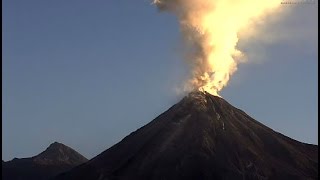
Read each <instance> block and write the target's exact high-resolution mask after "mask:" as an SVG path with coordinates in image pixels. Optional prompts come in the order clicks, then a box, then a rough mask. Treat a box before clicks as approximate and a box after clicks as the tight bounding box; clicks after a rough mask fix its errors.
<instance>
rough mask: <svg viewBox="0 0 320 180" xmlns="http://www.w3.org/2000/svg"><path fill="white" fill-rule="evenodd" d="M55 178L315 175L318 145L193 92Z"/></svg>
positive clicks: (132, 179) (138, 179)
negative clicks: (100, 151) (96, 154)
mask: <svg viewBox="0 0 320 180" xmlns="http://www.w3.org/2000/svg"><path fill="white" fill-rule="evenodd" d="M56 179H59V180H62V179H65V180H66V179H68V180H70V179H75V180H76V179H77V180H82V179H83V180H84V179H86V180H89V179H90V180H98V179H99V180H102V179H106V180H135V179H136V180H144V179H147V180H150V179H151V180H163V179H165V180H176V179H183V180H186V179H187V180H188V179H190V180H191V179H192V180H194V179H197V180H201V179H271V180H273V179H318V146H316V145H310V144H305V143H301V142H298V141H295V140H293V139H290V138H289V137H286V136H284V135H282V134H280V133H278V132H275V131H273V130H272V129H270V128H268V127H267V126H265V125H263V124H261V123H259V122H258V121H256V120H254V119H253V118H251V117H250V116H248V115H247V114H246V113H244V112H243V111H241V110H239V109H237V108H235V107H233V106H232V105H230V104H229V103H228V102H226V101H225V100H224V99H222V98H219V97H216V96H213V95H210V94H208V93H202V92H192V93H190V94H189V95H188V96H186V97H185V98H183V99H182V100H181V101H180V102H179V103H177V104H175V105H174V106H172V107H171V108H170V109H168V110H167V111H166V112H164V113H163V114H161V115H160V116H158V117H157V118H155V119H154V120H153V121H151V122H150V123H148V124H147V125H145V126H143V127H141V128H140V129H138V130H137V131H135V132H133V133H131V134H130V135H128V136H127V137H125V138H124V139H123V140H122V141H120V142H119V143H117V144H116V145H114V146H112V147H111V148H109V149H107V150H106V151H104V152H102V153H101V154H100V155H98V156H96V157H95V158H93V159H91V160H90V161H88V162H87V163H85V164H82V165H80V166H78V167H76V168H74V169H73V170H71V171H69V172H66V173H63V174H61V175H59V176H57V177H56Z"/></svg>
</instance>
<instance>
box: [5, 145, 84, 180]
mask: <svg viewBox="0 0 320 180" xmlns="http://www.w3.org/2000/svg"><path fill="white" fill-rule="evenodd" d="M86 161H87V159H86V158H85V157H83V156H82V155H81V154H79V153H78V152H76V151H75V150H73V149H71V148H70V147H68V146H65V145H64V144H61V143H58V142H54V143H52V144H50V146H49V147H48V148H47V149H46V150H45V151H43V152H42V153H40V154H38V155H36V156H34V157H30V158H14V159H13V160H11V161H8V162H2V171H3V172H2V178H3V179H4V180H18V179H19V180H40V179H41V180H42V179H48V178H49V177H52V176H55V175H57V174H59V173H61V172H64V171H67V170H70V169H71V168H73V167H75V166H77V165H80V164H82V163H85V162H86Z"/></svg>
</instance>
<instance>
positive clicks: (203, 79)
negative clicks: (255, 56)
mask: <svg viewBox="0 0 320 180" xmlns="http://www.w3.org/2000/svg"><path fill="white" fill-rule="evenodd" d="M153 3H154V4H156V6H157V7H158V8H159V9H160V10H161V11H168V12H171V13H173V14H175V15H176V16H177V17H178V20H179V23H180V28H181V32H182V35H183V40H184V44H185V45H186V47H187V53H186V54H185V55H186V60H187V62H188V64H189V65H190V67H191V73H192V74H191V78H190V79H189V81H188V82H187V83H186V85H185V89H186V90H194V89H197V90H201V91H207V92H209V93H211V94H213V95H218V92H219V91H220V90H221V89H222V88H223V87H225V86H226V85H227V83H228V81H229V79H230V76H231V75H232V74H233V73H234V72H235V71H236V70H237V64H238V63H239V62H241V61H243V59H244V58H243V54H242V52H241V51H240V50H238V49H237V47H236V46H237V43H238V41H239V38H241V37H239V35H240V34H241V35H242V36H243V35H245V37H246V38H248V37H249V36H248V35H249V34H251V33H252V32H254V30H255V23H254V22H255V21H256V20H259V19H261V18H263V17H265V15H267V14H269V12H273V11H275V10H276V9H277V8H278V7H279V6H280V4H281V0H154V2H153Z"/></svg>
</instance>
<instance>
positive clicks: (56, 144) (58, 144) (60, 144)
mask: <svg viewBox="0 0 320 180" xmlns="http://www.w3.org/2000/svg"><path fill="white" fill-rule="evenodd" d="M50 146H65V145H64V144H62V143H59V142H57V141H55V142H53V143H51V144H50V145H49V147H50Z"/></svg>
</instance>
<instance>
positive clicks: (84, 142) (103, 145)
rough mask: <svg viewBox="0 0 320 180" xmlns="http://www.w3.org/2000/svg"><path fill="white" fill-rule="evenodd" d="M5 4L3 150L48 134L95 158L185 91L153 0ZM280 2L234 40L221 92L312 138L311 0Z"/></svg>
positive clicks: (17, 153)
mask: <svg viewBox="0 0 320 180" xmlns="http://www.w3.org/2000/svg"><path fill="white" fill-rule="evenodd" d="M2 5H3V7H2V10H3V12H2V15H3V18H2V25H3V29H2V37H3V41H2V58H3V59H2V65H3V66H2V97H3V99H2V158H3V160H5V161H6V160H11V159H12V158H14V157H18V158H22V157H30V156H33V155H36V154H38V153H40V152H41V151H43V150H44V149H45V148H46V147H47V146H48V145H49V144H50V143H52V142H54V141H58V142H61V143H64V144H66V145H68V146H70V147H72V148H74V149H75V150H77V151H78V152H80V153H81V154H83V155H84V156H86V157H87V158H92V157H94V156H96V155H98V154H99V153H101V152H102V151H104V150H106V149H107V148H109V147H110V146H112V145H113V144H115V143H116V142H118V141H120V140H121V139H122V138H124V137H125V136H126V135H128V134H129V133H131V132H132V131H135V130H136V129H138V128H139V127H141V126H142V125H145V124H146V123H148V122H150V121H151V120H152V119H154V118H155V117H156V116H158V115H159V114H161V113H162V112H164V111H165V110H167V109H168V108H169V107H171V106H172V105H173V104H174V103H176V102H178V101H179V100H180V99H181V98H182V97H181V96H179V95H177V94H176V93H175V91H174V88H175V87H177V86H178V85H180V84H181V83H182V82H183V80H184V79H185V75H186V65H185V64H184V63H183V60H182V58H181V56H180V55H179V54H180V53H179V47H180V35H179V27H178V23H177V21H176V18H175V17H174V16H172V15H170V14H167V13H159V12H158V11H157V9H156V7H154V6H152V5H151V4H150V1H148V0H135V1H132V0H116V1H108V0H96V1H89V0H69V1H65V0H55V1H49V0H28V1H24V0H3V1H2ZM282 6H283V7H281V8H286V9H288V8H290V9H291V12H290V14H289V15H288V16H286V17H285V18H282V19H281V20H278V21H276V22H273V23H269V25H268V26H265V27H264V28H263V29H264V32H263V35H262V36H260V37H255V38H252V39H249V40H245V43H243V44H245V45H242V44H239V47H241V48H242V50H243V51H245V52H246V53H247V56H248V63H246V64H241V65H240V66H239V68H238V71H237V72H236V73H235V74H234V76H233V77H232V78H231V81H230V83H229V86H228V87H226V88H225V89H224V90H223V91H222V93H221V94H222V96H223V97H224V98H225V99H226V100H227V101H228V102H229V103H231V104H233V105H234V106H236V107H238V108H240V109H242V110H244V111H245V112H246V113H247V114H249V115H250V116H252V117H253V118H255V119H256V120H258V121H260V122H262V123H263V124H265V125H267V126H269V127H271V128H272V129H274V130H276V131H278V132H281V133H282V134H285V135H287V136H289V137H291V138H294V139H296V140H299V141H302V142H307V143H312V144H318V110H317V109H318V93H317V92H318V77H317V73H318V50H317V48H318V41H317V39H318V34H317V33H318V24H317V21H318V18H317V10H318V2H317V3H316V4H305V5H302V4H301V5H282ZM272 18H274V17H272V16H271V15H270V19H272ZM272 38H275V40H273V39H272ZM261 39H262V40H261ZM240 43H242V42H240Z"/></svg>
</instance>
